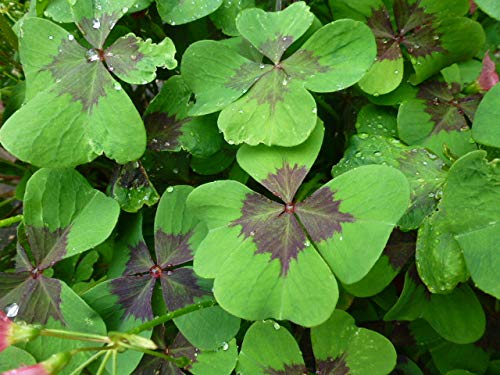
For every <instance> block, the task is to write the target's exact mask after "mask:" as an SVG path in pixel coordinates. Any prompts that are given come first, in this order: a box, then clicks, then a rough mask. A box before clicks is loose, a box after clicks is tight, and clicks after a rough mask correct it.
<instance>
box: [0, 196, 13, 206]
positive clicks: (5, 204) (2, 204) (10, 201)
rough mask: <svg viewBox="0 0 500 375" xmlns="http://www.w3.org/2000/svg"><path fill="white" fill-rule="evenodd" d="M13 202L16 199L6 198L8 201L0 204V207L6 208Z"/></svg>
mask: <svg viewBox="0 0 500 375" xmlns="http://www.w3.org/2000/svg"><path fill="white" fill-rule="evenodd" d="M15 200H16V197H11V198H8V199H6V200H4V201H2V202H0V207H3V206H7V205H8V204H10V203H12V202H14V201H15Z"/></svg>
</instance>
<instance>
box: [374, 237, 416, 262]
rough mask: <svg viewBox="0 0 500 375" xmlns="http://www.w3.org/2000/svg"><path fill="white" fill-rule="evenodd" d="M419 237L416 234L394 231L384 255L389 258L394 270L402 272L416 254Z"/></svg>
mask: <svg viewBox="0 0 500 375" xmlns="http://www.w3.org/2000/svg"><path fill="white" fill-rule="evenodd" d="M416 240H417V236H416V234H415V233H414V232H402V231H400V230H398V229H394V230H393V231H392V233H391V236H390V237H389V241H388V242H387V245H386V246H385V248H384V252H383V253H382V254H383V255H385V256H387V257H388V258H389V263H390V264H391V266H392V268H393V269H394V270H400V269H401V268H403V266H404V265H405V264H406V263H407V262H408V260H409V259H410V258H411V257H412V256H413V255H414V254H415V248H416Z"/></svg>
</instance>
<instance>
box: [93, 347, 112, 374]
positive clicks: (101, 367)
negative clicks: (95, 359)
mask: <svg viewBox="0 0 500 375" xmlns="http://www.w3.org/2000/svg"><path fill="white" fill-rule="evenodd" d="M111 353H112V352H106V354H105V355H104V358H103V359H102V362H101V364H100V365H99V368H98V369H97V372H96V373H95V375H102V374H104V370H106V365H107V363H108V361H109V357H110V356H111Z"/></svg>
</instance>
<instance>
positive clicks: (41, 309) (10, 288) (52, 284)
mask: <svg viewBox="0 0 500 375" xmlns="http://www.w3.org/2000/svg"><path fill="white" fill-rule="evenodd" d="M0 285H1V287H0V306H2V307H3V306H7V305H9V304H11V303H17V304H18V305H19V312H18V314H17V317H18V318H19V319H21V320H23V321H26V322H27V323H39V324H47V322H48V320H49V318H53V319H54V320H57V321H59V322H61V324H63V325H65V324H66V322H65V320H64V316H63V314H62V311H61V282H60V281H59V280H56V279H51V278H48V277H46V276H43V275H42V274H41V273H39V274H38V273H37V274H36V277H33V275H32V273H30V272H22V273H0Z"/></svg>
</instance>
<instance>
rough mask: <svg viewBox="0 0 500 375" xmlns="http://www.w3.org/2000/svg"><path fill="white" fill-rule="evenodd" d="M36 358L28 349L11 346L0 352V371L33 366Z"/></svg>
mask: <svg viewBox="0 0 500 375" xmlns="http://www.w3.org/2000/svg"><path fill="white" fill-rule="evenodd" d="M35 363H36V359H35V358H33V356H32V355H31V354H30V353H28V352H27V351H26V350H23V349H20V348H18V347H15V346H9V347H8V348H6V349H5V350H3V351H2V352H1V353H0V371H2V372H3V371H7V370H12V369H15V368H18V367H21V366H31V365H34V364H35Z"/></svg>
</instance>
